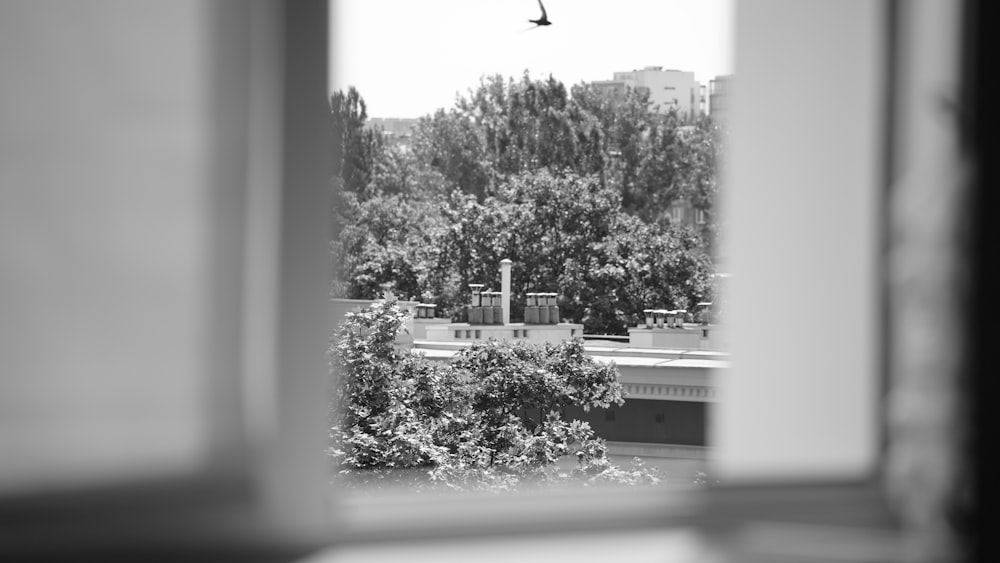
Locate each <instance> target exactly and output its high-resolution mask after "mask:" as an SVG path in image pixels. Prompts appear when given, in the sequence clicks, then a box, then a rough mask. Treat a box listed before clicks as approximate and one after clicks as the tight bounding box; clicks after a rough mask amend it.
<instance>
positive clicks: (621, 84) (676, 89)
mask: <svg viewBox="0 0 1000 563" xmlns="http://www.w3.org/2000/svg"><path fill="white" fill-rule="evenodd" d="M613 76H614V78H613V79H612V80H598V81H596V82H592V83H591V84H592V85H593V86H595V87H596V88H597V89H599V90H600V91H601V92H604V93H605V94H607V95H610V96H613V97H621V96H624V94H625V92H626V91H628V90H638V91H641V92H646V93H647V94H649V101H650V102H651V103H652V105H653V107H654V108H655V109H656V110H657V111H659V112H660V113H666V112H668V111H670V110H671V109H676V110H677V112H678V113H681V114H684V115H689V116H697V115H702V114H704V113H705V94H704V86H702V85H701V84H700V83H698V82H697V81H696V80H695V79H694V73H693V72H687V71H682V70H672V69H669V70H663V67H661V66H647V67H644V68H642V69H639V70H630V71H622V72H615V73H614V75H613Z"/></svg>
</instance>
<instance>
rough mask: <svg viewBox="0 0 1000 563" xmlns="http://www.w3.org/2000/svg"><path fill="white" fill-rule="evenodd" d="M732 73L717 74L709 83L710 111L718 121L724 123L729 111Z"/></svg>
mask: <svg viewBox="0 0 1000 563" xmlns="http://www.w3.org/2000/svg"><path fill="white" fill-rule="evenodd" d="M732 79H733V76H732V75H731V74H727V75H722V76H716V77H715V78H714V79H712V80H710V81H709V83H708V112H709V115H711V116H712V119H713V120H715V122H716V123H720V124H721V123H724V122H725V121H726V117H727V114H728V112H729V95H730V88H731V87H732Z"/></svg>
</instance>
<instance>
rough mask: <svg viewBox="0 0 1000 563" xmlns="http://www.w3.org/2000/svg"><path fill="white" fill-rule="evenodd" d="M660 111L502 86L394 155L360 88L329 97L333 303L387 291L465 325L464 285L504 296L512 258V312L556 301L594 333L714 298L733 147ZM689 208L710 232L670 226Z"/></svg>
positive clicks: (701, 126) (488, 85) (434, 123)
mask: <svg viewBox="0 0 1000 563" xmlns="http://www.w3.org/2000/svg"><path fill="white" fill-rule="evenodd" d="M652 109H653V108H651V107H650V103H649V100H648V97H647V95H646V94H644V93H643V92H641V91H637V90H636V91H629V92H627V93H626V95H625V96H623V97H619V98H615V97H609V96H607V95H604V94H602V93H601V92H600V91H598V90H596V89H595V88H594V87H592V86H590V85H587V84H580V85H576V86H573V87H572V88H569V89H567V88H566V87H565V86H564V85H563V84H562V83H561V82H559V81H557V80H555V79H554V78H552V77H551V76H549V77H548V78H546V79H541V80H537V79H532V78H531V77H530V76H529V75H528V74H527V73H525V74H524V75H523V76H522V77H520V79H517V80H515V79H513V78H509V79H504V78H503V77H501V76H499V75H495V76H489V77H484V78H483V79H482V80H481V81H480V83H479V85H478V86H477V87H475V88H473V89H471V90H470V91H469V92H468V93H467V95H465V96H460V97H458V99H456V102H455V104H454V106H453V107H452V108H449V109H442V110H439V111H437V112H436V113H434V114H433V115H428V116H425V117H423V118H421V119H420V120H418V122H417V124H416V126H415V128H414V130H413V131H412V136H411V137H410V139H409V140H408V141H406V142H404V143H390V142H387V141H386V139H385V137H384V135H382V134H381V131H380V130H378V129H377V128H371V127H369V126H368V125H367V124H366V119H367V108H366V106H365V103H364V100H363V99H362V98H361V96H360V94H359V93H358V92H357V91H356V90H355V89H354V88H350V89H349V90H348V92H347V93H346V94H345V93H342V92H337V93H335V94H334V95H333V96H331V123H332V124H334V127H333V129H334V131H335V141H337V142H335V143H334V145H335V146H336V147H339V148H338V149H337V152H336V154H335V156H336V157H337V158H336V159H335V160H336V162H338V163H339V164H340V165H339V166H338V167H337V169H336V173H335V175H334V176H335V177H334V183H333V186H334V192H335V196H336V199H335V202H334V212H335V217H336V221H335V224H336V229H335V237H334V240H333V241H332V250H333V255H334V259H335V260H336V261H337V263H338V265H339V268H337V271H338V272H339V277H338V279H337V280H336V282H335V284H334V287H333V288H332V292H333V294H334V295H336V296H340V297H348V298H364V299H374V298H376V297H378V296H379V295H380V294H381V292H382V291H385V290H387V289H388V290H391V291H393V292H395V293H397V294H400V295H403V296H407V297H411V298H416V299H421V300H425V301H434V302H435V303H436V304H437V305H438V309H437V310H438V311H439V312H441V313H442V314H444V315H446V316H452V317H457V316H458V315H459V314H460V310H461V307H462V306H463V305H464V304H465V303H466V302H467V299H468V298H467V296H466V295H465V293H464V290H465V288H466V287H467V284H469V283H483V284H486V285H487V286H488V287H489V286H495V285H498V282H499V273H498V271H497V268H498V265H499V262H500V260H502V259H504V258H508V259H510V260H512V261H513V262H514V268H513V271H512V276H513V279H512V291H513V296H512V303H515V304H520V303H524V294H525V293H526V292H529V291H553V292H559V294H560V298H559V306H560V310H561V313H562V316H563V318H564V319H565V320H567V321H570V322H577V323H582V324H583V325H584V330H585V331H586V332H591V333H605V334H625V332H626V329H627V327H628V326H629V325H632V324H634V323H635V322H637V320H638V317H639V315H641V313H642V309H644V308H648V307H666V308H683V309H688V310H691V309H693V305H694V304H695V303H698V302H700V301H712V300H713V298H714V296H713V294H712V287H713V286H712V284H711V283H710V281H711V274H712V270H713V264H712V258H711V250H712V248H713V246H714V245H715V239H716V237H717V233H718V227H717V225H716V222H715V214H714V206H715V200H716V190H717V181H716V168H717V167H718V165H719V159H720V155H721V153H722V151H723V148H724V141H725V137H724V134H723V132H722V131H721V130H720V129H719V128H718V127H716V126H715V124H713V123H712V121H711V120H710V119H709V118H707V117H700V118H688V117H684V116H680V115H678V114H677V113H675V112H673V111H671V112H668V113H665V114H663V113H658V112H655V111H652ZM681 202H687V203H688V204H690V205H692V206H693V207H694V208H695V209H698V210H701V211H703V212H704V213H706V215H707V217H708V222H707V224H705V225H703V226H698V227H694V228H689V227H684V226H681V225H676V224H672V223H671V219H670V214H669V210H670V208H671V206H672V205H675V204H678V203H681ZM521 314H522V308H521V307H520V306H518V305H515V306H514V307H512V311H511V317H512V320H513V321H517V320H520V318H521Z"/></svg>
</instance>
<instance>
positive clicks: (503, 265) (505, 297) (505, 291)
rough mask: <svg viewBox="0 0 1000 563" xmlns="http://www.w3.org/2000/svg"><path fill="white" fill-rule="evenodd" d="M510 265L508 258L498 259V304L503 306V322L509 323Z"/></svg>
mask: <svg viewBox="0 0 1000 563" xmlns="http://www.w3.org/2000/svg"><path fill="white" fill-rule="evenodd" d="M510 265H511V261H510V259H509V258H504V259H503V260H501V261H500V306H501V307H503V324H505V325H506V324H510Z"/></svg>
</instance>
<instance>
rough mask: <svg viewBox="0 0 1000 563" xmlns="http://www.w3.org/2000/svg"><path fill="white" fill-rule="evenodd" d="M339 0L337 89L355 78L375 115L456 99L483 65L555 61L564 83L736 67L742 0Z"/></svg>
mask: <svg viewBox="0 0 1000 563" xmlns="http://www.w3.org/2000/svg"><path fill="white" fill-rule="evenodd" d="M543 2H544V3H545V9H546V11H547V12H548V17H549V20H550V21H551V22H552V25H550V26H548V27H542V28H535V29H530V30H529V28H531V27H532V26H533V24H530V23H528V19H536V18H538V16H539V15H540V14H541V11H540V9H539V7H538V0H331V4H332V9H331V10H330V13H331V19H332V22H331V24H332V30H333V33H332V45H331V48H332V51H331V56H330V64H331V68H330V75H331V77H332V81H333V86H332V90H337V89H346V88H347V87H348V86H355V87H356V88H357V89H358V91H359V92H360V93H361V96H362V97H363V98H364V100H365V102H366V104H367V105H368V115H369V116H370V117H420V116H423V115H426V114H428V113H432V112H433V111H435V110H436V109H437V108H440V107H451V106H452V105H453V102H454V100H455V95H456V93H461V94H465V93H466V92H468V90H470V89H472V88H474V87H476V86H477V85H478V84H479V79H480V77H482V76H484V75H490V74H501V75H503V76H504V77H514V78H520V77H521V75H522V73H523V72H524V71H525V70H526V69H527V70H528V71H529V72H530V74H531V76H532V78H545V77H547V76H548V75H549V74H550V73H551V74H552V75H553V76H554V77H555V78H556V79H558V80H561V81H562V82H563V83H564V84H566V85H567V87H569V86H571V85H573V84H578V83H580V82H581V81H592V80H610V79H611V78H612V73H613V72H615V71H627V70H633V69H638V68H642V67H645V66H662V67H663V68H664V69H677V70H684V71H693V72H694V73H695V80H697V81H698V82H701V83H702V84H704V85H705V86H706V87H707V86H708V82H709V80H711V79H713V78H715V77H716V76H718V75H721V74H730V73H732V72H733V69H732V61H733V53H732V45H733V26H732V23H733V22H732V20H733V17H734V13H733V10H734V8H733V0H602V1H600V2H598V1H597V0H543Z"/></svg>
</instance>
